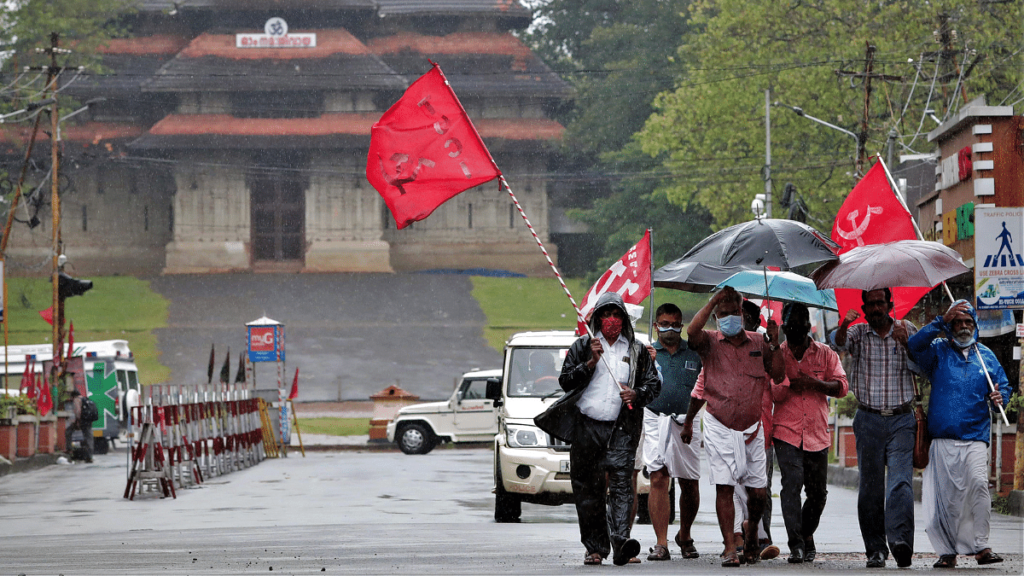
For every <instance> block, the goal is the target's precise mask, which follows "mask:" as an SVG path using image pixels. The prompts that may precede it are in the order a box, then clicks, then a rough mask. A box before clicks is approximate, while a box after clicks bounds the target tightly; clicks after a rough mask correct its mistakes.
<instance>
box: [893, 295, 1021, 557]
mask: <svg viewBox="0 0 1024 576" xmlns="http://www.w3.org/2000/svg"><path fill="white" fill-rule="evenodd" d="M943 332H945V333H946V334H947V337H945V338H943V337H942V333H943ZM977 337H978V328H977V314H976V313H975V311H974V308H973V307H972V306H971V305H970V304H968V303H967V301H966V300H957V301H956V302H955V303H953V305H952V306H950V308H949V310H948V311H946V313H945V314H944V315H943V316H939V317H936V318H935V320H933V321H932V322H931V323H930V324H928V325H927V326H925V327H924V328H922V329H921V331H920V332H918V333H917V334H915V335H914V336H913V337H912V338H911V339H910V341H909V346H910V352H911V353H912V354H913V355H914V359H915V361H916V362H917V365H918V366H920V367H921V369H922V370H923V371H924V372H925V373H926V374H927V375H928V378H929V379H930V380H931V382H932V392H931V396H930V397H929V401H928V433H929V434H931V437H932V446H931V451H930V452H929V453H928V467H927V468H925V470H924V478H923V482H922V498H921V507H922V509H923V510H924V522H925V532H927V533H928V539H929V540H931V543H932V547H933V548H935V551H936V552H937V553H938V554H939V560H938V562H936V563H935V565H934V566H935V567H936V568H953V567H955V566H956V555H957V554H973V555H974V557H975V559H976V560H977V561H978V564H994V563H996V562H1002V561H1003V559H1002V558H1001V557H1000V556H999V555H998V554H996V553H995V552H993V551H992V549H991V548H989V546H988V533H989V517H990V515H991V513H992V497H991V496H990V495H989V491H988V443H989V438H990V430H989V426H990V424H989V409H988V402H989V401H991V402H992V403H993V404H995V405H997V406H1001V405H1003V404H1004V403H1006V402H1007V401H1008V400H1009V398H1010V383H1009V381H1007V378H1006V373H1005V372H1004V371H1003V367H1002V366H1000V365H999V362H998V360H996V357H995V354H993V353H992V351H991V350H989V349H988V348H987V347H986V346H984V345H982V344H977V347H975V344H976V342H975V339H976V338H977ZM979 354H980V355H981V359H979V358H978V355H979ZM982 360H984V364H983V363H982ZM986 369H987V370H988V372H989V375H990V377H991V378H992V382H993V383H995V384H996V385H997V386H998V387H999V389H998V390H997V391H991V389H990V388H989V385H988V378H986V377H985V370H986Z"/></svg>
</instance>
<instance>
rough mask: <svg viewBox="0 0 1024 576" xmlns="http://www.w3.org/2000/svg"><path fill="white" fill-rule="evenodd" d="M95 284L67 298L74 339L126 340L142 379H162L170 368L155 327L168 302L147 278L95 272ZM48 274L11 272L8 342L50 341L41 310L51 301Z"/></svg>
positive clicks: (163, 322) (162, 321) (148, 381)
mask: <svg viewBox="0 0 1024 576" xmlns="http://www.w3.org/2000/svg"><path fill="white" fill-rule="evenodd" d="M91 280H92V281H93V288H92V290H89V291H88V292H86V293H85V294H83V295H82V296H74V297H72V298H68V299H66V300H65V301H64V317H65V318H66V319H67V320H68V321H70V322H73V323H74V325H75V340H76V341H77V342H89V341H95V340H128V343H129V345H130V346H131V349H132V353H134V354H135V364H136V365H138V367H139V378H140V380H141V381H142V383H143V384H159V383H162V382H165V381H167V379H168V378H170V375H171V371H170V369H168V368H167V367H166V366H164V365H163V364H161V363H160V354H159V351H158V350H157V343H156V335H155V334H153V329H155V328H160V327H163V326H166V325H167V306H168V302H167V300H165V299H164V298H163V297H162V296H160V295H159V294H157V293H156V292H154V291H153V290H151V289H150V287H149V282H146V281H144V280H139V279H138V278H133V277H130V276H108V277H95V278H91ZM51 286H52V285H51V283H50V280H49V278H17V277H14V278H10V277H9V278H8V279H7V299H8V302H7V314H8V317H9V327H8V330H9V342H10V344H11V345H17V344H40V343H45V342H50V341H51V337H52V332H51V328H50V325H49V324H47V323H46V321H45V320H43V319H42V318H41V317H40V316H39V311H40V310H45V309H46V308H49V307H50V306H51V305H52V304H53V292H52V288H51Z"/></svg>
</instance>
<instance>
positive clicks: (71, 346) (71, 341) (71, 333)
mask: <svg viewBox="0 0 1024 576" xmlns="http://www.w3.org/2000/svg"><path fill="white" fill-rule="evenodd" d="M74 355H75V323H74V321H71V322H69V323H68V355H67V357H68V358H71V357H72V356H74Z"/></svg>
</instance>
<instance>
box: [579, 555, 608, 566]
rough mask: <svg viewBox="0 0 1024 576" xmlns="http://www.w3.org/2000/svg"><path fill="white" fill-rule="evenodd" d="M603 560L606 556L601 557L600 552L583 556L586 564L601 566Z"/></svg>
mask: <svg viewBox="0 0 1024 576" xmlns="http://www.w3.org/2000/svg"><path fill="white" fill-rule="evenodd" d="M602 561H604V558H602V557H601V554H600V553H599V552H594V553H592V554H587V555H586V556H584V557H583V565H584V566H600V565H601V562H602Z"/></svg>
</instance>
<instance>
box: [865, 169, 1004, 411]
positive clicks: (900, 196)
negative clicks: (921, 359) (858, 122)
mask: <svg viewBox="0 0 1024 576" xmlns="http://www.w3.org/2000/svg"><path fill="white" fill-rule="evenodd" d="M877 157H878V162H879V163H880V164H881V165H882V169H883V170H885V177H886V178H888V179H889V186H890V187H891V188H892V191H893V193H894V194H895V195H896V199H897V200H899V201H900V204H902V205H903V209H904V210H906V211H907V215H909V216H910V222H911V223H912V224H913V225H914V232H917V239H918V240H924V235H923V234H921V228H920V227H918V225H917V220H915V219H914V215H913V214H911V213H910V209H909V208H907V203H906V202H905V201H904V200H903V194H902V193H901V192H900V189H899V186H897V185H896V182H895V180H893V177H892V174H890V173H889V167H888V166H886V165H885V162H884V161H883V160H882V155H881V154H878V155H877ZM975 266H977V263H975ZM942 287H943V288H944V289H945V290H946V296H947V297H948V298H949V301H950V302H951V303H952V302H956V298H954V297H953V292H952V291H951V290H950V289H949V286H947V285H946V282H945V281H943V282H942ZM973 348H974V353H975V354H977V355H978V362H981V369H982V371H983V372H985V380H987V381H988V389H989V390H990V391H992V392H996V391H997V390H996V385H995V384H993V383H992V375H991V374H989V372H988V366H986V365H985V359H984V358H982V356H981V350H980V349H978V344H977V342H975V343H974V346H973ZM996 407H997V408H999V415H1000V416H1002V417H1003V423H1004V424H1006V425H1007V426H1009V425H1010V421H1009V420H1008V419H1007V418H1006V411H1005V410H1003V405H1002V404H997V405H996Z"/></svg>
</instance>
